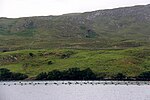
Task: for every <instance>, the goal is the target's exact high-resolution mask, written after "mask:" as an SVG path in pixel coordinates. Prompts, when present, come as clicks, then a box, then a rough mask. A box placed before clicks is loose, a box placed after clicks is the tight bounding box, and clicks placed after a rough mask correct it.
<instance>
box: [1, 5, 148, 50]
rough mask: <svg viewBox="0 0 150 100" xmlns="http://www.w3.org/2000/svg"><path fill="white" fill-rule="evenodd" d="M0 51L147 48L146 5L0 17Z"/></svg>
mask: <svg viewBox="0 0 150 100" xmlns="http://www.w3.org/2000/svg"><path fill="white" fill-rule="evenodd" d="M0 41H1V42H0V50H4V49H9V50H15V49H31V48H32V49H35V48H79V49H89V48H93V49H102V48H118V49H120V48H129V47H139V46H150V5H140V6H133V7H125V8H116V9H107V10H99V11H93V12H85V13H77V14H64V15H61V16H36V17H26V18H14V19H11V18H0Z"/></svg>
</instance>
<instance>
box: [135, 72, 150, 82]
mask: <svg viewBox="0 0 150 100" xmlns="http://www.w3.org/2000/svg"><path fill="white" fill-rule="evenodd" d="M137 78H138V79H140V80H150V71H146V72H142V73H141V74H139V76H138V77H137Z"/></svg>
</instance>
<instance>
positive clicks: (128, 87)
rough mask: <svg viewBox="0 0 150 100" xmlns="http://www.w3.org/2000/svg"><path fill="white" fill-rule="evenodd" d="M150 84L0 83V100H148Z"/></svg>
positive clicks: (104, 82) (96, 82)
mask: <svg viewBox="0 0 150 100" xmlns="http://www.w3.org/2000/svg"><path fill="white" fill-rule="evenodd" d="M149 89H150V82H144V81H143V82H136V81H135V82H128V81H120V82H119V81H107V82H106V81H28V82H27V81H22V82H0V100H150V92H149Z"/></svg>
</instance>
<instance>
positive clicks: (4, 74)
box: [0, 68, 28, 81]
mask: <svg viewBox="0 0 150 100" xmlns="http://www.w3.org/2000/svg"><path fill="white" fill-rule="evenodd" d="M26 78H28V76H27V75H25V74H21V73H13V72H10V70H8V69H6V68H1V69H0V80H2V81H5V80H23V79H26Z"/></svg>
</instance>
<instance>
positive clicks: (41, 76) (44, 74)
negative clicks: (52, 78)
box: [36, 72, 47, 80]
mask: <svg viewBox="0 0 150 100" xmlns="http://www.w3.org/2000/svg"><path fill="white" fill-rule="evenodd" d="M46 79H47V73H46V72H42V73H40V74H38V75H37V76H36V80H46Z"/></svg>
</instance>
